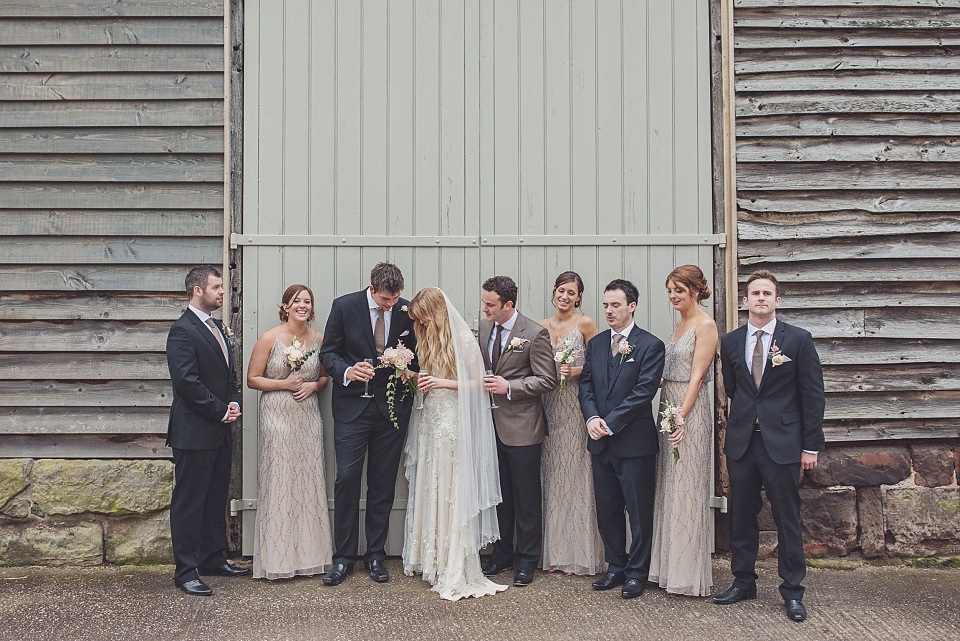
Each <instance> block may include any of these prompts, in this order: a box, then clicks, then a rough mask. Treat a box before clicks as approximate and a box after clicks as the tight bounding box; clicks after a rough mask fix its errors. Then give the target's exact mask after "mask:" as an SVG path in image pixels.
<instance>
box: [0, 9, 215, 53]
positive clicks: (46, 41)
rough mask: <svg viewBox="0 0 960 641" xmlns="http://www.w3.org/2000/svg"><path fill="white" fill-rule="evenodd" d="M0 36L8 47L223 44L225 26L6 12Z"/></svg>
mask: <svg viewBox="0 0 960 641" xmlns="http://www.w3.org/2000/svg"><path fill="white" fill-rule="evenodd" d="M110 4H116V3H110ZM4 7H6V5H4ZM0 33H2V34H3V44H5V45H28V46H36V45H223V36H224V24H223V18H216V17H210V18H204V17H201V18H189V17H188V18H181V17H177V18H129V17H127V18H116V17H104V18H67V17H61V18H57V19H56V20H51V19H50V18H48V17H41V18H10V17H8V16H7V15H6V11H4V13H3V17H2V18H0Z"/></svg>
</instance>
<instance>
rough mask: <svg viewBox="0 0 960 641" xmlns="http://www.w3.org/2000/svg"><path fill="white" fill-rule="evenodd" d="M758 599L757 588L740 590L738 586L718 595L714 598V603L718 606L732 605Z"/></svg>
mask: <svg viewBox="0 0 960 641" xmlns="http://www.w3.org/2000/svg"><path fill="white" fill-rule="evenodd" d="M756 598H757V586H753V587H752V588H749V589H748V588H738V587H737V586H735V585H734V586H733V587H731V588H730V589H729V590H727V591H726V592H723V593H721V594H718V595H717V596H715V597H713V602H714V603H716V604H717V605H730V604H732V603H739V602H740V601H748V600H750V599H756Z"/></svg>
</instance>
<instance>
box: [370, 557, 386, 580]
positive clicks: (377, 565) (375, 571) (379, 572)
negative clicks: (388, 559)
mask: <svg viewBox="0 0 960 641" xmlns="http://www.w3.org/2000/svg"><path fill="white" fill-rule="evenodd" d="M366 565H367V573H368V574H369V575H370V578H371V579H373V580H374V581H376V582H377V583H386V582H387V581H389V580H390V573H389V572H387V568H386V567H385V566H384V565H383V561H381V560H379V559H375V560H373V561H367V563H366Z"/></svg>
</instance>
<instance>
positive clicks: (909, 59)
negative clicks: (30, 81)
mask: <svg viewBox="0 0 960 641" xmlns="http://www.w3.org/2000/svg"><path fill="white" fill-rule="evenodd" d="M0 60H2V58H0ZM945 69H951V70H957V69H960V56H958V55H957V52H956V51H954V50H952V49H946V48H942V47H941V48H929V49H917V48H910V49H893V48H883V49H880V48H869V49H839V50H836V51H825V50H822V49H819V50H804V49H789V50H781V49H777V50H773V51H751V50H746V51H742V52H737V53H736V54H735V55H734V71H735V73H737V74H758V73H786V72H801V71H847V70H911V71H927V70H945Z"/></svg>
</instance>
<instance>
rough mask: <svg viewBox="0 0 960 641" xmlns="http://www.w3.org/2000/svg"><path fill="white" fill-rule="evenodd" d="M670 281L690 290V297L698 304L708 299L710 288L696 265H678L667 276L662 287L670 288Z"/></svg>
mask: <svg viewBox="0 0 960 641" xmlns="http://www.w3.org/2000/svg"><path fill="white" fill-rule="evenodd" d="M670 281H673V282H674V283H676V284H678V285H683V286H684V287H686V288H687V289H689V290H690V295H691V296H692V297H693V298H694V299H696V301H697V302H698V303H700V304H703V301H705V300H707V299H708V298H710V287H709V285H707V279H706V278H704V277H703V272H702V271H700V268H699V267H697V266H696V265H680V266H679V267H677V268H676V269H674V270H673V271H672V272H670V273H669V274H668V275H667V280H666V281H665V282H664V285H666V286H667V287H669V286H670Z"/></svg>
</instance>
